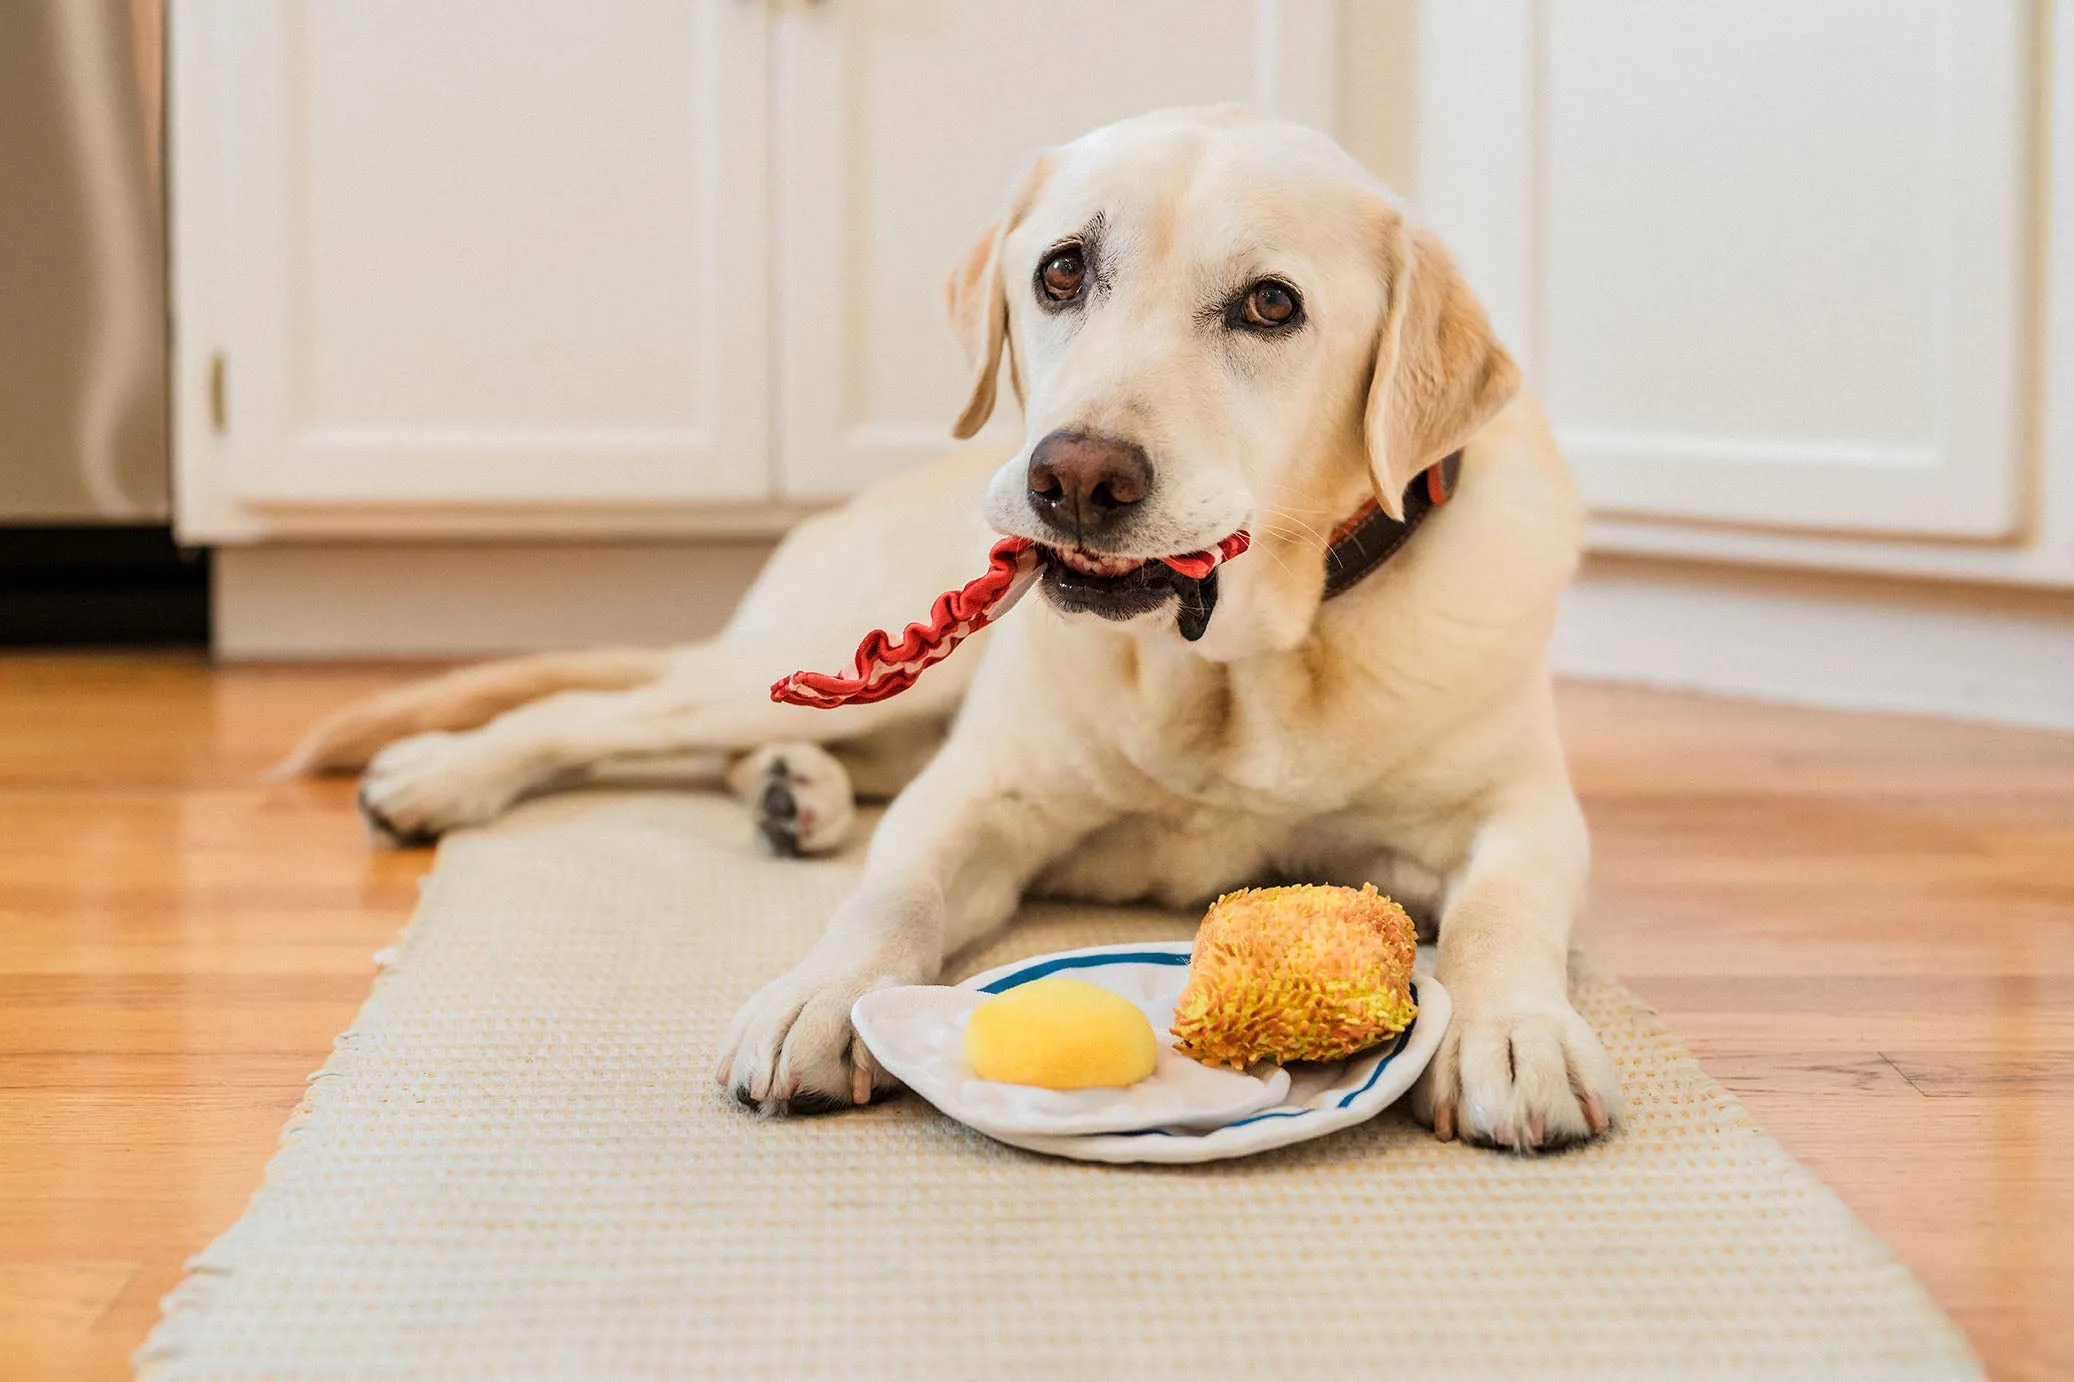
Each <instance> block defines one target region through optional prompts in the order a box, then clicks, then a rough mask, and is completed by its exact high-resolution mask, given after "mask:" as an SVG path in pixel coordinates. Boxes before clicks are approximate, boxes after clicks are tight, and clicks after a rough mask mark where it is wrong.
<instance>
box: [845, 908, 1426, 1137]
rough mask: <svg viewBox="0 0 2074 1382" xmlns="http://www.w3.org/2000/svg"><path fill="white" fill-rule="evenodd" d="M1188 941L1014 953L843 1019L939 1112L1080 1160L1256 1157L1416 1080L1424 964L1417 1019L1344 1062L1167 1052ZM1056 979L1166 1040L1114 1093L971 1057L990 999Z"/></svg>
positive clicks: (870, 1001) (895, 993)
mask: <svg viewBox="0 0 2074 1382" xmlns="http://www.w3.org/2000/svg"><path fill="white" fill-rule="evenodd" d="M1189 949H1190V946H1189V942H1187V941H1156V942H1148V943H1145V944H1138V945H1101V946H1092V947H1089V948H1088V949H1085V950H1068V951H1064V952H1061V953H1059V954H1056V955H1043V956H1039V957H1037V958H1035V959H1030V960H1020V961H1018V962H1016V963H1015V964H1010V965H1003V966H1001V967H1000V968H998V969H991V970H988V971H987V972H986V973H984V974H976V975H974V976H973V977H972V978H970V979H967V980H966V981H965V982H964V983H962V984H959V985H957V986H956V987H954V988H947V987H944V986H942V985H917V986H913V987H908V988H889V989H879V990H877V991H875V992H872V993H868V994H865V995H864V996H863V997H862V998H860V999H858V1000H857V1003H856V1006H855V1007H854V1009H853V1010H852V1012H851V1020H852V1022H853V1023H854V1024H855V1025H856V1028H857V1033H858V1035H859V1036H861V1037H863V1039H864V1044H865V1046H866V1047H867V1048H868V1049H869V1050H870V1051H871V1053H872V1055H873V1057H874V1058H876V1059H877V1060H878V1062H879V1064H880V1065H882V1066H884V1067H885V1069H886V1070H887V1071H888V1072H889V1073H891V1074H892V1075H894V1076H897V1077H898V1078H899V1079H900V1080H901V1081H902V1082H903V1083H904V1084H906V1085H907V1086H908V1088H910V1089H912V1090H914V1091H915V1092H916V1093H917V1094H919V1095H921V1096H922V1097H923V1098H925V1099H927V1100H928V1101H929V1102H930V1103H932V1104H934V1105H935V1106H936V1107H937V1108H938V1109H940V1110H941V1111H942V1112H944V1113H945V1114H947V1115H949V1116H950V1117H952V1118H955V1119H957V1120H958V1121H959V1122H961V1123H965V1124H967V1125H969V1126H971V1127H973V1128H976V1129H978V1130H979V1131H980V1132H983V1133H985V1134H986V1135H987V1136H989V1137H992V1138H994V1139H996V1140H997V1141H1001V1142H1006V1143H1008V1144H1009V1145H1010V1146H1014V1147H1022V1148H1025V1149H1027V1150H1029V1151H1033V1152H1044V1153H1046V1154H1048V1155H1051V1156H1063V1157H1072V1158H1074V1159H1076V1160H1081V1161H1108V1162H1137V1161H1149V1162H1169V1163H1180V1162H1196V1161H1219V1160H1222V1159H1224V1158H1227V1157H1237V1156H1250V1155H1251V1154H1253V1153H1254V1152H1264V1151H1267V1150H1268V1149H1270V1148H1273V1147H1283V1146H1287V1145H1289V1144H1290V1143H1293V1142H1303V1141H1307V1140H1309V1139H1311V1138H1314V1137H1323V1136H1325V1135H1326V1134H1327V1133H1331V1132H1336V1131H1338V1130H1339V1129H1341V1128H1345V1127H1350V1126H1352V1125H1353V1124H1355V1123H1360V1122H1365V1121H1366V1120H1368V1119H1370V1118H1373V1117H1375V1115H1376V1114H1378V1113H1381V1112H1382V1111H1383V1110H1384V1109H1386V1108H1388V1107H1389V1106H1390V1105H1391V1104H1392V1103H1394V1102H1396V1100H1397V1099H1399V1098H1400V1097H1402V1096H1403V1094H1404V1092H1405V1091H1406V1090H1408V1089H1410V1088H1411V1085H1412V1082H1413V1081H1414V1080H1416V1079H1417V1078H1418V1077H1419V1072H1421V1071H1422V1070H1424V1069H1425V1068H1426V1062H1427V1061H1429V1060H1431V1059H1432V1058H1433V1052H1434V1050H1435V1048H1437V1047H1438V1046H1439V1044H1440V1037H1441V1034H1442V1033H1443V1032H1444V1031H1446V1030H1447V1023H1448V1014H1449V1004H1448V997H1447V992H1446V990H1444V989H1442V988H1441V986H1440V984H1439V982H1438V981H1437V980H1435V979H1434V978H1433V977H1432V975H1431V974H1430V973H1428V972H1426V970H1425V969H1424V968H1423V966H1424V963H1425V961H1424V959H1423V957H1422V959H1421V966H1422V967H1421V968H1420V969H1419V970H1418V971H1416V974H1415V978H1414V982H1413V993H1414V995H1415V997H1416V998H1417V1000H1418V1005H1419V1014H1418V1016H1417V1018H1415V1019H1414V1020H1413V1022H1412V1025H1411V1026H1410V1027H1408V1028H1406V1029H1405V1030H1404V1031H1402V1032H1400V1033H1399V1034H1398V1035H1397V1036H1396V1037H1395V1038H1394V1039H1393V1040H1391V1041H1390V1042H1387V1043H1385V1044H1384V1045H1382V1046H1379V1047H1377V1048H1375V1049H1374V1050H1372V1051H1366V1052H1363V1053H1362V1054H1360V1055H1358V1056H1355V1057H1353V1058H1351V1059H1349V1060H1344V1061H1329V1062H1317V1063H1308V1062H1306V1063H1302V1064H1296V1065H1291V1066H1288V1067H1286V1068H1283V1069H1277V1068H1275V1067H1273V1066H1260V1067H1256V1068H1255V1069H1254V1070H1252V1071H1245V1072H1241V1071H1231V1070H1218V1069H1213V1068H1211V1067H1208V1066H1204V1065H1200V1064H1198V1063H1197V1062H1195V1061H1192V1060H1190V1059H1189V1058H1188V1057H1186V1056H1182V1055H1178V1054H1176V1053H1175V1052H1174V1051H1173V1050H1172V1049H1171V1048H1172V1045H1173V1038H1172V1037H1170V1036H1168V1035H1167V1028H1168V1026H1170V1025H1171V1024H1172V1022H1173V1013H1174V1002H1175V1000H1176V999H1178V998H1179V997H1180V996H1181V990H1182V988H1183V986H1184V985H1186V984H1187V982H1188V957H1189ZM1054 974H1064V975H1070V976H1072V977H1073V978H1076V979H1084V980H1086V981H1087V982H1088V983H1091V984H1098V985H1100V986H1101V987H1103V988H1106V989H1108V990H1110V991H1111V992H1112V993H1117V994H1121V995H1122V996H1123V997H1125V998H1127V999H1129V1000H1130V1001H1131V1002H1133V1003H1135V1004H1137V1005H1138V1007H1139V1008H1140V1009H1141V1010H1143V1011H1144V1013H1145V1015H1146V1017H1147V1018H1148V1019H1150V1020H1151V1022H1152V1028H1153V1031H1155V1032H1156V1033H1158V1034H1159V1036H1160V1046H1161V1050H1160V1057H1159V1065H1158V1066H1157V1067H1156V1068H1155V1069H1154V1071H1153V1073H1152V1074H1151V1075H1149V1076H1147V1077H1146V1078H1145V1079H1143V1080H1140V1081H1139V1082H1138V1083H1137V1084H1135V1085H1131V1086H1128V1087H1127V1088H1122V1089H1078V1090H1047V1089H1033V1088H1030V1087H1028V1086H1024V1085H1010V1084H1002V1083H999V1082H997V1081H994V1080H982V1079H980V1078H979V1077H978V1076H976V1075H974V1074H973V1073H972V1069H971V1067H970V1066H968V1065H967V1064H966V1063H965V1058H964V1032H965V1019H966V1018H967V1017H969V1016H970V1015H971V1012H972V1009H973V1008H975V1007H977V1006H978V1005H979V1004H980V1003H981V1002H982V1001H984V1000H985V999H986V998H988V997H990V996H992V995H994V994H998V993H1006V992H1007V991H1008V990H1009V989H1012V988H1015V987H1017V986H1019V985H1022V984H1027V983H1030V982H1032V981H1034V980H1037V979H1043V978H1046V977H1048V976H1050V975H1054Z"/></svg>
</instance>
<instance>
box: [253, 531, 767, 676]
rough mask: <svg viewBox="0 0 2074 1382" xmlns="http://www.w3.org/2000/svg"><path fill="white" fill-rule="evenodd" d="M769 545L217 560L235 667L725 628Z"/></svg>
mask: <svg viewBox="0 0 2074 1382" xmlns="http://www.w3.org/2000/svg"><path fill="white" fill-rule="evenodd" d="M770 546H771V545H770V543H768V542H765V541H750V542H714V541H699V542H556V543H545V542H543V543H526V542H516V543H391V544H373V543H337V544H330V543H319V544H283V545H267V546H259V547H222V548H218V549H217V552H216V572H215V575H216V579H215V610H214V616H215V617H214V633H215V638H214V644H213V646H214V648H215V651H216V654H217V656H219V657H222V658H227V659H233V660H247V659H249V660H265V659H295V660H311V661H317V660H349V659H360V658H405V659H419V658H422V659H428V660H430V659H447V658H457V657H481V656H486V655H492V654H497V653H509V652H527V651H532V650H536V649H540V648H569V647H584V646H588V645H594V644H604V643H633V644H642V645H648V646H661V645H666V644H671V643H682V642H687V641H689V640H692V639H697V638H704V637H706V636H707V635H709V634H712V633H714V632H716V631H718V629H719V628H720V626H721V624H722V623H724V622H725V621H726V619H727V616H728V615H729V614H730V613H731V612H732V611H733V610H734V607H735V604H736V602H737V601H739V600H740V599H741V597H742V592H743V591H745V590H747V589H748V588H749V583H750V581H751V580H753V579H754V578H755V576H756V573H757V571H758V570H759V569H761V567H762V566H763V562H764V559H765V558H766V557H767V556H769V554H770Z"/></svg>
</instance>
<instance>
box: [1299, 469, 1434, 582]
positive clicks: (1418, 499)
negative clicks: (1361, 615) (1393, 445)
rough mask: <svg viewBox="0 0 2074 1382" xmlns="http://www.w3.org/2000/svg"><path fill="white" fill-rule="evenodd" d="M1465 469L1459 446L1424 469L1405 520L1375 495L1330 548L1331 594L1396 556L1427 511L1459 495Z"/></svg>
mask: <svg viewBox="0 0 2074 1382" xmlns="http://www.w3.org/2000/svg"><path fill="white" fill-rule="evenodd" d="M1461 474H1462V453H1461V452H1460V451H1456V452H1454V453H1453V454H1451V455H1449V456H1448V457H1446V458H1445V459H1444V460H1439V461H1436V462H1434V463H1433V464H1432V465H1429V466H1427V467H1426V468H1425V469H1424V470H1422V471H1420V472H1419V475H1418V477H1417V478H1416V479H1414V480H1413V481H1412V482H1411V484H1410V485H1409V486H1407V487H1406V489H1405V491H1404V518H1403V520H1402V521H1399V520H1397V519H1395V518H1392V517H1390V515H1388V514H1386V513H1384V512H1383V506H1382V505H1380V504H1378V503H1376V501H1375V500H1373V499H1371V500H1369V501H1368V502H1367V503H1366V504H1363V505H1362V506H1361V507H1360V509H1359V510H1357V511H1356V512H1355V514H1354V516H1353V517H1352V518H1349V519H1348V520H1347V521H1346V522H1344V523H1342V524H1340V525H1339V526H1338V527H1337V528H1334V529H1333V530H1332V540H1331V542H1330V543H1329V544H1328V545H1327V547H1326V548H1325V598H1326V599H1328V600H1330V599H1331V598H1332V597H1333V596H1335V595H1344V594H1346V593H1347V591H1349V590H1351V589H1352V588H1353V587H1354V586H1355V584H1356V583H1357V582H1359V581H1360V580H1361V578H1362V577H1363V576H1366V575H1367V574H1368V573H1369V572H1371V571H1373V570H1375V569H1376V568H1377V567H1378V566H1381V565H1382V564H1383V563H1384V562H1386V561H1388V560H1389V559H1390V558H1392V557H1394V556H1396V555H1397V549H1398V548H1400V547H1402V546H1404V544H1405V543H1406V542H1408V541H1409V540H1410V539H1411V535H1412V533H1413V532H1415V531H1416V530H1417V529H1418V526H1419V525H1420V524H1421V523H1423V522H1425V521H1426V515H1427V514H1429V513H1432V512H1433V511H1434V510H1435V509H1437V508H1439V507H1440V506H1441V505H1442V504H1445V503H1446V502H1447V501H1448V500H1449V499H1451V498H1453V497H1454V493H1455V482H1456V481H1457V480H1459V479H1460V478H1461Z"/></svg>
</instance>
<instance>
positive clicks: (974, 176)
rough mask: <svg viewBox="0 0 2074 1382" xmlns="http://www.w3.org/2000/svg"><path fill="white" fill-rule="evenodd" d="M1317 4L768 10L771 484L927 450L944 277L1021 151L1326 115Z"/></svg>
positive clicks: (1010, 433)
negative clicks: (1246, 117) (1153, 126)
mask: <svg viewBox="0 0 2074 1382" xmlns="http://www.w3.org/2000/svg"><path fill="white" fill-rule="evenodd" d="M1330 21H1331V14H1330V11H1329V9H1328V8H1327V7H1326V6H1325V5H1323V4H1318V3H1287V2H1286V0H1285V2H1284V3H1275V0H1130V3H1128V4H1118V3H1116V0H1049V2H1048V3H1046V4H1043V5H1032V4H1029V3H1027V0H824V3H821V4H816V5H810V6H807V7H805V8H804V9H803V10H801V11H799V12H797V14H796V16H795V17H794V18H793V19H792V20H791V22H787V23H785V24H782V25H780V26H779V28H778V30H777V34H776V51H775V53H774V55H773V58H774V61H773V71H774V73H775V82H776V85H777V91H776V93H775V99H774V101H773V103H772V109H773V113H774V121H775V128H774V130H773V151H774V155H775V159H776V167H777V169H778V177H779V182H778V195H777V202H776V204H777V208H778V210H777V217H778V225H777V241H776V245H777V252H776V258H775V262H774V278H775V280H776V283H777V288H778V332H777V341H778V349H777V360H778V399H779V406H778V409H777V423H778V428H779V437H780V442H779V457H780V461H779V465H780V471H779V473H780V477H781V480H782V483H783V485H784V487H785V490H786V492H787V493H788V494H790V495H793V496H798V497H805V498H818V497H822V496H827V495H835V494H843V493H848V492H851V491H854V490H856V489H858V488H860V487H862V486H863V485H866V484H869V483H871V482H872V481H874V480H877V479H880V478H882V477H884V476H886V475H889V474H891V473H893V472H894V471H896V470H900V469H903V468H905V467H907V466H910V465H913V464H914V463H916V462H917V461H920V460H923V459H926V458H927V457H928V456H930V455H931V454H934V453H936V452H939V451H941V450H942V449H943V446H944V438H945V429H946V427H947V425H948V420H949V418H950V417H951V416H952V414H953V413H954V411H955V409H956V407H957V403H956V400H959V399H961V398H962V397H963V395H964V393H965V390H966V388H967V386H968V383H969V378H970V376H969V372H968V370H967V366H966V364H965V362H964V361H963V360H962V359H961V358H960V357H959V355H958V351H957V347H956V345H955V343H954V342H953V341H952V339H951V337H950V334H949V332H948V331H946V330H945V328H944V324H943V312H942V302H943V281H944V275H945V274H946V272H947V271H948V270H949V268H950V266H951V265H952V264H953V263H955V262H957V260H958V259H960V258H961V257H962V256H963V255H964V252H965V250H966V248H967V247H968V246H969V245H970V244H971V242H972V239H973V237H974V235H975V234H977V233H978V231H979V228H980V227H981V226H983V225H985V224H986V222H987V221H988V220H989V219H990V218H991V217H992V216H993V215H994V214H995V211H996V210H997V208H998V206H999V203H1000V200H1001V197H1002V195H1003V192H1004V189H1005V187H1006V184H1007V182H1008V179H1009V177H1010V175H1011V174H1012V172H1013V171H1014V169H1015V168H1016V167H1017V166H1018V165H1019V164H1020V163H1021V161H1022V160H1023V158H1024V157H1025V156H1026V155H1027V154H1028V152H1029V151H1030V150H1032V149H1034V148H1038V147H1040V146H1042V145H1045V144H1056V143H1059V142H1062V141H1064V140H1068V139H1071V138H1073V137H1075V136H1076V135H1079V134H1082V133H1085V132H1086V131H1087V130H1089V129H1092V128H1094V127H1095V126H1097V125H1102V124H1106V123H1108V122H1109V121H1111V120H1117V119H1121V118H1123V117H1125V116H1128V115H1135V114H1139V113H1141V112H1143V111H1146V110H1150V109H1153V108H1155V107H1158V106H1164V105H1186V104H1199V103H1205V102H1214V101H1243V102H1247V103H1249V104H1252V105H1255V106H1258V107H1261V108H1264V109H1270V110H1275V111H1278V112H1279V113H1282V114H1286V115H1290V116H1292V117H1293V118H1296V119H1299V120H1303V121H1305V122H1306V123H1310V124H1314V125H1317V126H1319V127H1320V128H1326V129H1329V128H1331V125H1332V117H1333V93H1332V90H1331V85H1330V74H1331V72H1332V71H1333V50H1332V25H1331V22H1330ZM1006 397H1007V396H1006V395H1005V394H1004V399H1005V398H1006ZM1018 423H1019V419H1018V418H1017V417H1016V416H1015V412H1014V409H1013V408H1004V409H1002V410H1001V411H1000V412H999V413H997V415H996V418H995V421H994V424H993V426H992V428H991V429H990V431H991V433H992V434H993V435H994V436H997V437H999V438H1001V439H1002V440H1003V441H1004V442H1005V443H1006V444H1009V445H1012V444H1013V439H1014V438H1015V437H1016V436H1018V435H1019V429H1018Z"/></svg>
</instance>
